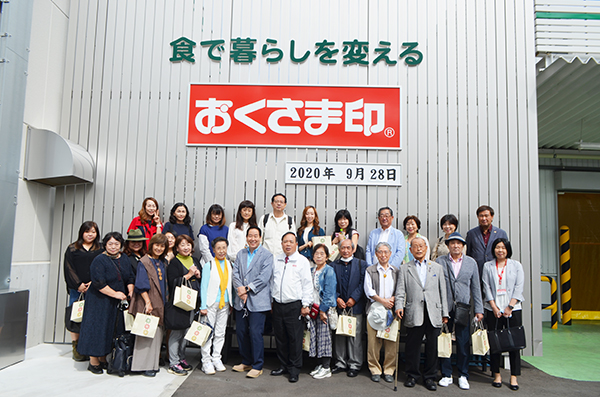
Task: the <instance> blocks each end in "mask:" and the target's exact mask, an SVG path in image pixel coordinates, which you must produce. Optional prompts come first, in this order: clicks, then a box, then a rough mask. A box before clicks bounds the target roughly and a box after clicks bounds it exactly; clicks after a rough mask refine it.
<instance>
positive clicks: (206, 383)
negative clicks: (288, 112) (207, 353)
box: [174, 353, 600, 397]
mask: <svg viewBox="0 0 600 397" xmlns="http://www.w3.org/2000/svg"><path fill="white" fill-rule="evenodd" d="M239 362H241V360H240V358H239V356H237V355H234V356H232V357H231V358H230V359H229V362H228V363H227V364H226V366H227V369H228V370H227V371H226V372H222V373H217V374H216V375H210V376H209V375H205V374H204V373H203V372H201V371H200V370H199V369H196V370H194V372H192V373H191V374H189V375H188V377H187V379H186V380H185V382H183V384H182V385H181V386H180V387H179V389H177V391H176V392H175V394H174V396H176V397H183V396H197V395H209V396H226V395H234V394H235V395H242V394H244V395H252V396H254V395H261V396H286V395H302V396H347V397H355V396H356V397H358V396H365V395H374V394H376V395H377V396H385V395H390V396H393V395H401V394H403V395H406V393H410V395H411V396H420V395H422V396H426V395H428V396H431V395H432V392H430V391H428V390H427V389H425V388H424V387H423V386H422V385H421V384H417V386H416V387H415V388H414V389H407V388H405V387H404V386H403V384H402V383H403V382H404V376H403V365H401V366H400V377H399V379H398V391H397V392H394V385H393V383H392V384H388V383H385V382H383V381H381V382H380V383H374V382H372V381H371V380H370V378H369V374H368V371H367V370H365V369H363V371H362V372H361V373H360V375H359V376H358V377H356V378H348V377H347V376H346V375H345V374H343V373H342V374H337V375H333V376H332V377H331V378H328V379H322V380H315V379H313V378H312V377H310V375H308V372H310V370H312V368H314V366H315V365H316V362H314V361H312V360H310V361H309V360H307V361H305V364H304V369H305V370H304V371H303V372H302V374H301V375H300V380H299V381H298V383H295V384H292V383H289V382H288V381H287V378H285V377H274V376H270V375H269V371H270V370H271V369H274V368H277V367H278V366H279V365H278V360H277V357H276V356H275V355H274V353H268V354H267V357H266V364H265V372H264V374H263V375H262V376H260V377H259V378H258V379H248V378H246V377H245V375H244V374H240V373H236V372H233V371H231V365H233V364H237V363H239ZM598 370H599V371H600V369H598ZM502 375H503V383H504V385H503V387H501V388H499V389H496V388H493V387H492V386H491V377H490V373H489V370H488V372H487V373H482V372H481V370H480V369H478V368H476V367H472V370H471V376H470V379H469V381H470V384H471V389H470V390H469V391H468V392H467V391H463V390H461V389H459V388H458V386H457V384H456V379H455V382H454V384H453V385H451V386H449V387H447V388H441V387H438V391H437V393H438V394H440V395H444V396H462V397H464V396H465V395H466V394H465V393H468V394H471V395H480V396H481V395H486V396H487V395H489V396H503V395H512V394H510V393H512V392H511V391H510V390H509V389H508V387H507V385H508V380H509V377H510V376H509V373H507V372H506V371H504V370H502ZM519 384H520V386H521V387H520V390H519V391H518V392H517V393H518V394H515V396H516V395H519V396H561V397H564V396H567V395H571V396H595V397H598V396H600V382H582V381H572V380H565V379H561V378H555V377H552V376H550V375H547V374H545V373H544V372H542V371H540V370H538V369H536V368H534V367H533V366H531V365H530V364H528V363H526V362H523V368H522V376H521V377H520V378H519Z"/></svg>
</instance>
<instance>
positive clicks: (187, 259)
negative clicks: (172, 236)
mask: <svg viewBox="0 0 600 397" xmlns="http://www.w3.org/2000/svg"><path fill="white" fill-rule="evenodd" d="M177 259H179V262H181V264H182V265H183V266H185V268H186V269H188V270H190V267H192V266H193V265H194V259H193V258H192V257H191V256H183V255H181V254H177Z"/></svg>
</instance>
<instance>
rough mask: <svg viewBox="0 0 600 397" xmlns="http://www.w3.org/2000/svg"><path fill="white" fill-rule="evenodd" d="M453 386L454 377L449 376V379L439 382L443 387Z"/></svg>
mask: <svg viewBox="0 0 600 397" xmlns="http://www.w3.org/2000/svg"><path fill="white" fill-rule="evenodd" d="M451 384H452V377H451V376H449V377H447V378H445V377H444V378H442V379H440V381H439V382H438V385H440V386H442V387H448V386H450V385H451Z"/></svg>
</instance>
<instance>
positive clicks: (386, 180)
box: [285, 161, 402, 186]
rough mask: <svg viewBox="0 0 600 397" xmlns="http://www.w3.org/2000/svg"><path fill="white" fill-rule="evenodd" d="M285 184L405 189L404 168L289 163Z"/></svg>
mask: <svg viewBox="0 0 600 397" xmlns="http://www.w3.org/2000/svg"><path fill="white" fill-rule="evenodd" d="M285 183H288V184H315V185H366V186H402V165H400V164H364V163H304V162H296V161H293V162H286V163H285Z"/></svg>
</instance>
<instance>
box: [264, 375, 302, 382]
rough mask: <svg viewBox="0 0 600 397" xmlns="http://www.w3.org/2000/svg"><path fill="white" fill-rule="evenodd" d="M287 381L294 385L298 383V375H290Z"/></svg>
mask: <svg viewBox="0 0 600 397" xmlns="http://www.w3.org/2000/svg"><path fill="white" fill-rule="evenodd" d="M271 375H273V374H271ZM288 380H289V381H290V383H296V382H298V375H290V378H289V379H288Z"/></svg>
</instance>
